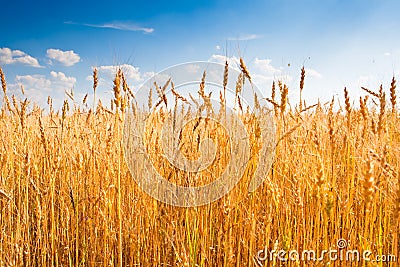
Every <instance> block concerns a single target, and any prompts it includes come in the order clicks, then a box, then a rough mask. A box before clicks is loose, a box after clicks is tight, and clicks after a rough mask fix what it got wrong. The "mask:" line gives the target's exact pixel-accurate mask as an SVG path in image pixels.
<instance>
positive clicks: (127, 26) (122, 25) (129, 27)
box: [65, 21, 154, 33]
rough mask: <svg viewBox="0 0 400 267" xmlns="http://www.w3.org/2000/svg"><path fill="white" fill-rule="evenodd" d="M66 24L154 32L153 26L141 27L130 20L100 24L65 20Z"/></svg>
mask: <svg viewBox="0 0 400 267" xmlns="http://www.w3.org/2000/svg"><path fill="white" fill-rule="evenodd" d="M65 23H66V24H75V25H83V26H87V27H92V28H104V29H114V30H121V31H134V32H137V31H141V32H144V33H152V32H154V28H149V27H141V26H138V25H137V24H136V23H132V22H119V21H116V22H110V23H102V24H90V23H74V22H65Z"/></svg>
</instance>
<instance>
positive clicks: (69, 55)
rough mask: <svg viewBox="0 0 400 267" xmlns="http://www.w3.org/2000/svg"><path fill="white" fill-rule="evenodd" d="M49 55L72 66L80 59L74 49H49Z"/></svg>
mask: <svg viewBox="0 0 400 267" xmlns="http://www.w3.org/2000/svg"><path fill="white" fill-rule="evenodd" d="M47 57H48V58H50V59H52V60H55V61H58V62H60V63H61V64H63V65H65V66H67V67H70V66H73V65H75V64H76V63H78V62H79V61H80V59H81V58H80V57H79V55H78V54H76V53H75V52H74V51H73V50H69V51H62V50H60V49H47Z"/></svg>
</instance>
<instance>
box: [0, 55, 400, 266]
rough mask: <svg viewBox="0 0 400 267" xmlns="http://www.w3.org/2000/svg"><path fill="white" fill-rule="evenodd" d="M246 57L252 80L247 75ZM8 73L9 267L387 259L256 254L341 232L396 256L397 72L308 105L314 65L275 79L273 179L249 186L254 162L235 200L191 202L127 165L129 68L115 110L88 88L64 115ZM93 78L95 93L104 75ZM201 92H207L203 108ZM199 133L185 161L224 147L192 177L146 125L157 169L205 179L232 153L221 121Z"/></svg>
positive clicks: (1, 185)
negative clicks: (21, 88)
mask: <svg viewBox="0 0 400 267" xmlns="http://www.w3.org/2000/svg"><path fill="white" fill-rule="evenodd" d="M241 63H242V74H243V75H242V78H243V79H247V80H250V77H251V74H250V73H249V72H248V71H247V69H246V67H245V65H244V62H243V61H242V60H241ZM0 74H1V83H2V89H3V93H4V94H3V106H2V108H1V114H0V129H1V130H0V136H1V144H0V213H1V216H0V265H1V266H238V267H239V266H281V265H285V266H388V263H382V262H369V263H368V262H364V261H360V262H343V261H336V262H335V261H330V260H329V259H324V260H322V261H319V262H316V261H300V260H298V261H289V262H286V263H285V262H281V261H278V260H277V259H274V260H272V261H262V260H260V259H259V258H257V252H258V251H259V250H261V249H264V248H267V249H268V250H290V249H296V250H299V251H301V250H304V249H314V250H316V251H317V252H318V253H319V252H321V251H322V250H324V249H329V248H335V246H337V243H336V242H337V240H339V239H344V240H347V241H348V245H349V247H351V249H358V250H360V251H362V250H370V251H372V253H373V255H389V254H390V255H395V256H397V257H400V253H399V252H400V239H399V228H400V172H399V164H400V153H399V152H400V151H399V150H400V128H399V125H400V117H399V112H398V109H397V106H396V104H397V103H396V80H395V77H393V80H392V82H391V87H390V88H383V87H382V86H381V87H380V88H363V90H364V92H365V95H363V96H360V98H359V99H350V97H349V93H348V90H347V89H346V88H345V89H344V91H343V96H342V98H340V99H337V98H333V99H332V101H330V102H328V103H315V104H314V103H313V104H312V105H308V103H306V101H305V100H304V99H302V97H301V95H302V92H303V90H307V87H306V85H305V83H306V77H307V73H306V72H305V70H304V68H303V69H302V70H301V72H299V74H300V77H301V82H300V84H299V88H288V87H287V85H285V84H284V83H283V82H281V81H275V82H274V83H273V84H272V88H267V89H266V90H267V91H269V92H270V93H271V94H270V95H269V97H268V98H267V101H268V103H269V104H270V105H271V106H272V110H271V111H269V112H270V113H271V114H272V115H273V118H274V122H275V130H276V133H275V135H276V140H275V145H276V147H275V157H274V161H273V164H272V167H271V169H270V171H269V172H268V175H267V177H266V179H265V181H264V183H263V184H262V185H261V187H259V188H258V189H257V190H256V191H255V192H253V193H248V192H247V183H248V181H249V180H250V178H251V177H252V175H253V174H254V164H256V163H255V160H251V161H249V162H248V165H247V167H246V170H245V172H244V175H243V178H244V179H242V180H241V182H240V183H239V184H238V185H237V186H236V187H235V188H234V190H232V191H231V192H229V194H227V195H225V196H224V197H222V198H221V199H219V200H217V201H215V202H212V203H209V204H206V205H202V206H198V207H188V208H184V207H174V206H171V205H168V204H164V203H162V202H160V201H157V200H155V199H153V198H152V197H151V196H149V195H147V194H146V193H145V192H143V190H142V189H141V188H140V187H139V186H138V184H137V183H136V182H135V180H134V179H133V178H132V177H133V176H140V175H141V173H140V169H141V168H139V167H138V168H137V169H134V170H133V171H132V170H131V171H132V173H131V172H130V170H129V168H128V166H127V164H126V161H125V157H124V147H123V143H122V138H123V130H124V129H123V128H124V119H125V116H124V115H125V113H126V112H128V111H130V112H142V111H140V110H139V109H138V107H137V106H135V101H134V94H133V93H132V91H131V90H130V88H129V85H128V84H127V83H126V81H125V77H124V74H123V72H122V71H121V70H119V71H118V72H117V74H116V76H115V79H114V81H113V82H114V86H113V88H112V89H113V92H114V99H113V102H112V105H111V106H109V107H107V106H106V105H103V104H102V103H101V102H98V103H97V104H96V106H93V107H88V105H87V104H86V101H87V96H86V97H85V98H84V99H73V96H70V97H69V98H67V99H66V100H65V101H64V104H63V106H62V108H61V109H60V110H54V109H53V107H52V99H51V98H49V99H48V106H47V107H39V106H37V105H35V104H34V103H31V102H30V101H29V99H25V98H24V97H22V99H18V98H17V97H15V96H14V95H10V93H9V92H8V91H7V84H6V79H5V74H4V73H3V71H1V73H0ZM93 79H94V84H93V89H94V92H96V88H97V84H98V74H97V71H96V69H95V70H94V72H93ZM247 82H249V81H247ZM201 86H202V85H201V84H200V91H199V94H200V97H199V98H200V99H201V100H204V101H205V102H206V100H207V95H206V94H205V93H204V91H202V89H201ZM203 86H204V84H203ZM203 89H204V88H203ZM289 90H292V91H296V92H298V93H299V94H300V101H299V102H298V103H292V102H291V101H290V99H288V92H289ZM239 91H240V90H239ZM220 96H221V104H223V103H224V101H225V99H224V98H223V94H221V95H220ZM151 97H153V98H159V99H160V102H159V103H161V105H162V101H165V99H164V100H163V92H162V91H160V92H159V91H157V95H153V96H151V95H150V96H149V98H151ZM180 97H181V98H183V97H182V96H180V95H179V94H176V95H175V99H176V102H177V101H184V99H181V98H180ZM342 99H343V100H344V101H342ZM239 101H240V98H239ZM150 102H151V101H150ZM353 103H357V104H353ZM172 105H173V104H172ZM238 105H240V102H239V103H238ZM259 108H260V109H263V108H264V107H263V106H261V107H259ZM221 110H223V109H221ZM221 110H220V112H221ZM265 110H266V109H265ZM238 111H239V113H240V117H241V119H242V121H243V122H244V124H245V125H246V129H247V131H248V132H249V133H250V153H251V154H252V155H253V156H254V157H252V158H253V159H256V158H257V152H258V147H259V146H260V144H262V142H263V140H262V138H260V136H259V135H258V134H257V132H258V130H257V127H258V126H257V123H255V119H254V116H252V113H251V112H249V111H246V110H245V109H244V108H243V109H242V108H241V106H239V108H238ZM183 112H184V111H178V112H177V113H178V115H177V116H183ZM265 112H266V111H265ZM260 114H261V116H267V115H266V113H260ZM262 114H264V115H262ZM164 116H165V114H164V113H163V112H161V111H160V113H157V114H156V115H155V116H154V117H153V120H152V128H154V129H156V131H157V129H158V127H159V126H158V125H159V124H160V120H162V119H163V117H164ZM259 119H263V118H262V117H261V118H259ZM197 126H199V127H197ZM188 127H189V128H191V127H194V125H190V124H189V125H188ZM196 127H197V129H196V131H197V132H196V134H197V136H198V138H197V139H196V138H195V139H193V138H191V136H195V134H194V132H195V130H193V131H192V132H191V130H187V132H183V135H182V143H183V147H184V148H186V149H185V156H186V157H188V158H191V157H192V158H196V157H198V156H199V147H198V143H197V146H196V142H198V139H199V138H200V139H201V138H204V137H205V136H212V138H214V140H216V143H217V144H218V146H219V147H221V149H220V150H219V151H220V152H219V154H218V160H217V161H216V162H214V165H213V167H212V169H211V171H210V172H209V173H208V174H204V175H202V176H200V178H198V177H197V178H196V179H187V177H184V175H183V174H182V173H180V172H179V171H177V170H175V169H174V167H173V166H172V167H171V166H168V164H167V163H165V162H163V160H164V159H163V158H162V157H161V156H160V155H162V151H160V150H159V149H157V148H158V146H157V142H158V141H157V140H158V137H157V135H156V134H153V132H151V133H150V132H147V133H146V136H147V138H148V140H149V141H148V149H149V150H151V151H152V154H151V155H152V156H151V158H152V160H153V162H154V164H155V165H156V169H157V170H158V172H159V173H161V174H163V175H165V174H166V173H169V174H171V175H170V176H169V179H170V180H171V181H173V182H174V183H176V184H180V185H184V186H188V185H201V184H206V183H208V182H210V181H211V180H212V179H213V177H215V176H216V175H219V174H220V173H221V172H222V171H223V170H224V165H225V164H226V161H228V160H229V150H227V149H226V148H225V147H224V146H223V143H222V142H220V140H221V139H222V140H224V139H226V137H225V136H224V133H223V131H220V130H219V128H218V124H216V123H208V124H206V122H200V121H199V122H198V123H197V125H196ZM152 149H154V150H152ZM240 149H241V148H239V151H240ZM138 164H140V162H139V163H138ZM189 178H190V177H189ZM390 264H392V265H390V266H397V265H396V264H397V263H395V262H393V263H390Z"/></svg>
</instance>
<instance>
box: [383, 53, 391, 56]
mask: <svg viewBox="0 0 400 267" xmlns="http://www.w3.org/2000/svg"><path fill="white" fill-rule="evenodd" d="M383 55H384V56H390V55H391V54H390V53H389V52H386V53H384V54H383Z"/></svg>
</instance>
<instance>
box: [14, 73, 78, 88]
mask: <svg viewBox="0 0 400 267" xmlns="http://www.w3.org/2000/svg"><path fill="white" fill-rule="evenodd" d="M15 81H16V83H17V84H21V85H23V86H24V88H25V89H26V90H30V91H31V92H57V91H58V92H63V91H64V90H69V89H72V88H73V87H74V85H75V83H76V78H75V77H68V76H66V75H65V74H64V73H62V72H55V71H51V72H50V77H49V78H47V77H46V76H45V75H37V74H35V75H17V76H16V78H15Z"/></svg>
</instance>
